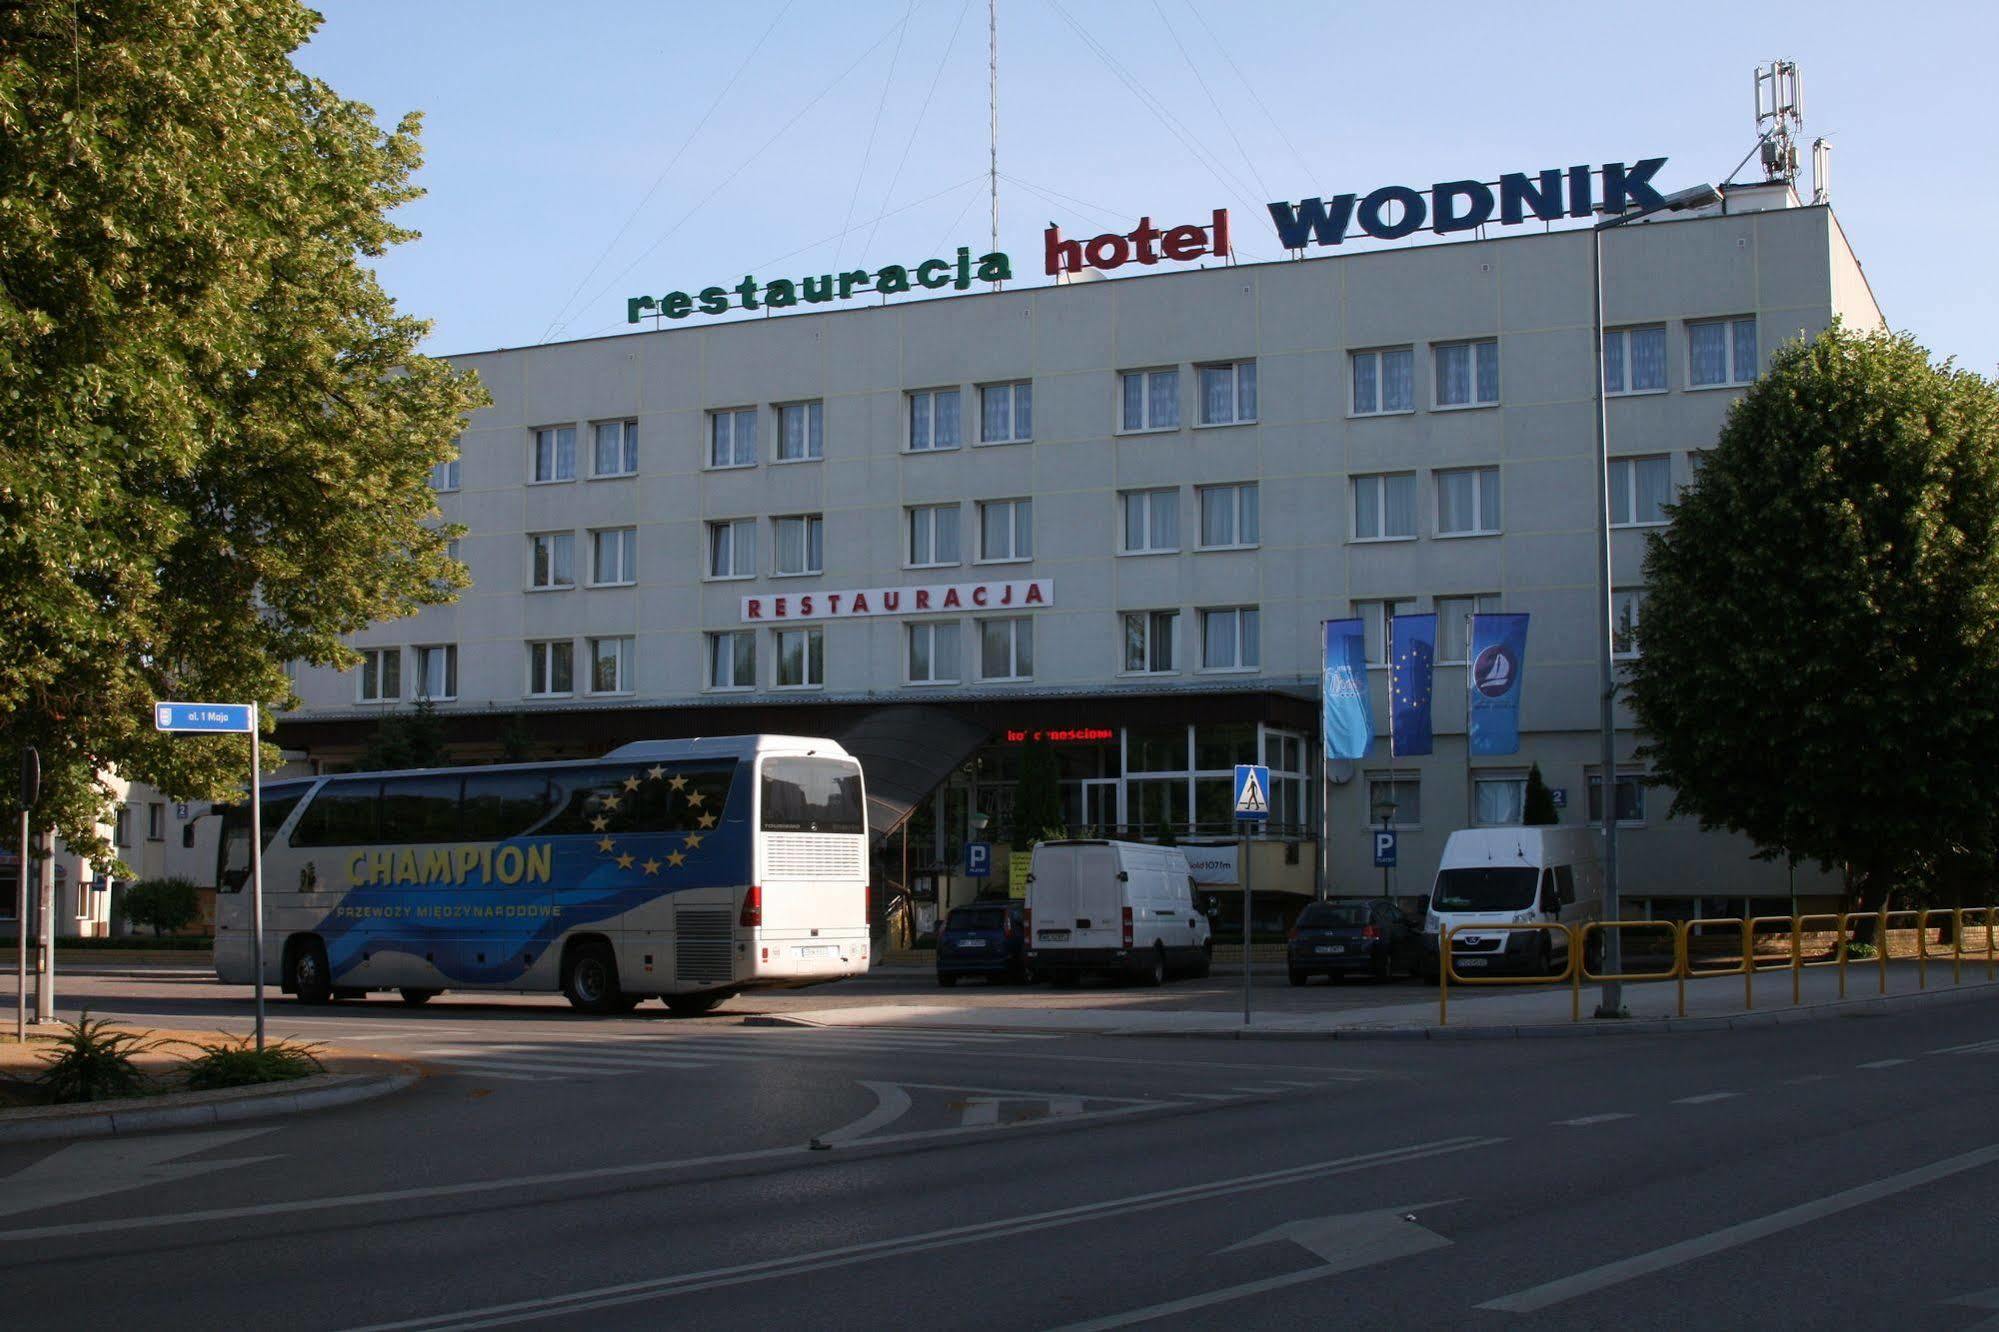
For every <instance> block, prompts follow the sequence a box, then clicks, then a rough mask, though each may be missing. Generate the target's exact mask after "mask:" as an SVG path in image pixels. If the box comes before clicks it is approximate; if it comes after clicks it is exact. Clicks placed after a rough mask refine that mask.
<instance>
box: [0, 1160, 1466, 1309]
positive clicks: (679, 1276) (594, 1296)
mask: <svg viewBox="0 0 1999 1332" xmlns="http://www.w3.org/2000/svg"><path fill="white" fill-rule="evenodd" d="M1505 1141H1506V1139H1504V1138H1445V1139H1440V1140H1438V1141H1435V1142H1428V1143H1420V1144H1417V1145H1415V1146H1412V1147H1406V1148H1398V1149H1392V1150H1389V1151H1384V1152H1372V1153H1368V1154H1366V1155H1363V1156H1350V1157H1343V1158H1339V1159H1336V1160H1330V1161H1317V1162H1313V1163H1311V1164H1309V1165H1303V1166H1293V1167H1290V1168H1288V1169H1284V1170H1274V1171H1268V1172H1265V1173H1262V1174H1256V1175H1242V1176H1237V1177H1235V1178H1233V1179H1223V1180H1215V1181H1211V1182H1209V1183H1206V1184H1189V1185H1184V1186H1181V1187H1179V1188H1172V1189H1160V1190H1156V1191H1154V1192H1151V1193H1139V1194H1133V1195H1130V1196H1127V1197H1123V1198H1111V1199H1106V1200H1104V1201H1102V1202H1094V1203H1079V1204H1076V1205H1075V1206H1071V1207H1063V1208H1058V1209H1056V1210H1054V1211H1048V1212H1036V1213H1029V1214H1027V1215H1023V1216H1015V1217H1005V1218H1001V1219H999V1220H996V1221H981V1222H975V1223H973V1224H970V1225H963V1226H953V1227H950V1228H948V1229H944V1230H932V1231H926V1232H922V1233H918V1234H912V1235H901V1236H896V1237H894V1238H891V1239H882V1240H873V1241H868V1242H865V1243H860V1244H848V1245H842V1246H840V1247H837V1248H831V1249H820V1250H817V1251H812V1252H807V1253H800V1254H793V1255H791V1256H790V1257H786V1258H770V1259H765V1260H763V1261H761V1262H754V1263H741V1264H737V1265H735V1266H731V1267H718V1268H709V1269H706V1270H703V1271H696V1272H681V1273H676V1274H675V1275H672V1276H665V1277H654V1278H648V1279H645V1280H640V1281H628V1282H623V1283H620V1284H618V1285H614V1286H599V1287H596V1288H594V1289H589V1290H578V1291H571V1292H569V1293H567V1294H563V1295H549V1296H543V1297H541V1298H538V1299H531V1300H518V1301H514V1302H512V1303H508V1304H496V1305H488V1306H486V1307H484V1308H477V1309H465V1310H461V1311H458V1312H455V1313H443V1314H436V1315H432V1316H430V1317H428V1318H415V1319H409V1320H405V1321H402V1322H395V1323H379V1324H374V1325H372V1326H370V1327H367V1328H361V1329H355V1330H354V1332H403V1330H404V1329H417V1328H423V1329H432V1330H434V1332H442V1329H447V1328H475V1327H494V1326H498V1325H500V1324H504V1323H514V1322H521V1321H524V1320H526V1319H529V1318H543V1317H548V1316H550V1315H553V1314H575V1313H587V1312H590V1311H593V1310H597V1309H608V1308H615V1307H617V1306H620V1305H628V1304H639V1303H643V1302H646V1301H649V1300H657V1299H662V1298H666V1297H670V1296H674V1295H683V1294H689V1293H692V1292H694V1291H702V1290H714V1289H717V1288H720V1287H726V1286H740V1285H746V1284H749V1283H751V1282H757V1281H768V1280H772V1279H777V1278H783V1277H792V1276H801V1275H804V1274H806V1273H809V1272H818V1271H824V1270H827V1269H829V1268H835V1267H848V1266H852V1265H854V1264H857V1263H866V1262H873V1261H876V1260H878V1259H881V1258H887V1257H896V1256H901V1255H905V1254H912V1253H927V1252H931V1251H933V1250H937V1249H944V1248H951V1247H954V1246H957V1245H963V1244H978V1243H983V1242H986V1241H989V1240H995V1239H1003V1238H1007V1237H1009V1236H1013V1235H1024V1234H1028V1233H1030V1232H1033V1231H1039V1230H1053V1229H1057V1228H1060V1227H1064V1226H1072V1225H1078V1224H1082V1223H1085V1222H1089V1221H1096V1220H1100V1219H1103V1218H1105V1217H1123V1216H1127V1215H1130V1214H1131V1213H1133V1212H1141V1211H1153V1210H1157V1209H1160V1208H1165V1207H1174V1206H1178V1205H1180V1204H1182V1203H1189V1202H1204V1201H1207V1200H1210V1199H1214V1198H1226V1197H1230V1196H1233V1195H1237V1194H1243V1193H1250V1192H1254V1191H1258V1190H1262V1189H1271V1188H1281V1187H1283V1186H1286V1185H1290V1184H1298V1183H1304V1182H1307V1181H1310V1180H1316V1179H1324V1178H1329V1177H1331V1176H1335V1175H1344V1174H1351V1173H1353V1172H1356V1171H1361V1170H1370V1169H1374V1168H1377V1167H1382V1166H1391V1165H1399V1164H1402V1163H1404V1162H1407V1161H1417V1160H1423V1159H1425V1158H1428V1157H1433V1156H1445V1155H1450V1154H1453V1153H1457V1152H1466V1151H1474V1150H1479V1149H1482V1148H1486V1147H1494V1146H1498V1145H1500V1144H1502V1143H1504V1142H1505ZM0 1238H4V1236H0Z"/></svg>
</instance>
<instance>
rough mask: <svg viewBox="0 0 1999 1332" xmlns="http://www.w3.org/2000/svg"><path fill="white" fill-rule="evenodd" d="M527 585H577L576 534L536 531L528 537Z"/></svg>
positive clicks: (547, 586) (556, 586)
mask: <svg viewBox="0 0 1999 1332" xmlns="http://www.w3.org/2000/svg"><path fill="white" fill-rule="evenodd" d="M528 586H529V587H535V588H558V587H574V586H576V534H575V533H574V532H536V533H535V534H534V535H532V536H530V537H529V538H528Z"/></svg>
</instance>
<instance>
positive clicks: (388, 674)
mask: <svg viewBox="0 0 1999 1332" xmlns="http://www.w3.org/2000/svg"><path fill="white" fill-rule="evenodd" d="M402 696H403V650H402V649H401V648H399V647H387V648H362V649H361V682H360V693H359V695H358V697H359V698H360V700H361V702H363V703H389V702H393V701H395V700H396V699H399V698H401V697H402Z"/></svg>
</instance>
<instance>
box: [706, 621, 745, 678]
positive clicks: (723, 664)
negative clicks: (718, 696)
mask: <svg viewBox="0 0 1999 1332" xmlns="http://www.w3.org/2000/svg"><path fill="white" fill-rule="evenodd" d="M708 687H709V688H710V689H755V688H756V687H757V635H756V631H755V630H754V629H731V630H727V631H725V632H723V633H717V634H709V635H708Z"/></svg>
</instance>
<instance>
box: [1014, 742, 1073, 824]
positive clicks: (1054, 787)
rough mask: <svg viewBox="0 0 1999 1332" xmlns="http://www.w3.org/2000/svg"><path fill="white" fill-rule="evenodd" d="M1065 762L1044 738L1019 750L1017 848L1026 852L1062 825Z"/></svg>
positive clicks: (1016, 807)
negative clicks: (1038, 840)
mask: <svg viewBox="0 0 1999 1332" xmlns="http://www.w3.org/2000/svg"><path fill="white" fill-rule="evenodd" d="M1063 823H1064V820H1063V815H1062V765H1061V762H1060V761H1059V760H1058V759H1057V758H1056V757H1055V747H1054V746H1053V745H1051V744H1049V743H1048V741H1046V740H1044V739H1031V740H1029V741H1028V742H1027V743H1026V744H1024V745H1022V746H1021V749H1020V786H1019V787H1018V788H1017V789H1016V790H1015V792H1014V797H1013V841H1012V847H1013V849H1014V850H1016V851H1025V850H1027V849H1028V847H1029V846H1031V845H1033V843H1034V841H1035V840H1036V839H1037V838H1042V837H1046V836H1047V835H1048V832H1049V830H1050V829H1052V828H1061V827H1062V826H1063Z"/></svg>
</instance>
